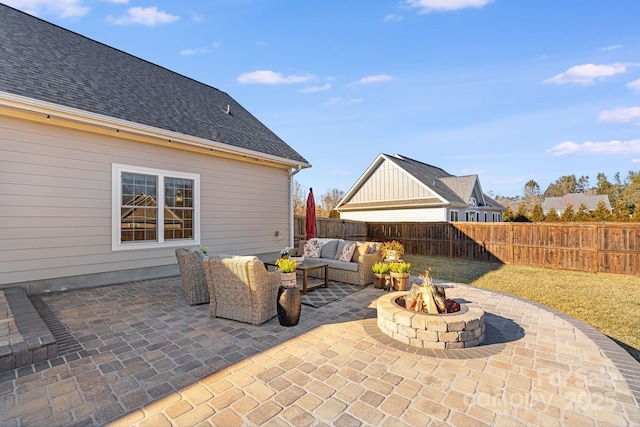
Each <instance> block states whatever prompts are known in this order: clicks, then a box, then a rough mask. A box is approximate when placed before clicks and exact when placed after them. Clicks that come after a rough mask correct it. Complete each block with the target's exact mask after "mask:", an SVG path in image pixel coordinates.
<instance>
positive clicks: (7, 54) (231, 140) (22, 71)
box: [0, 4, 309, 167]
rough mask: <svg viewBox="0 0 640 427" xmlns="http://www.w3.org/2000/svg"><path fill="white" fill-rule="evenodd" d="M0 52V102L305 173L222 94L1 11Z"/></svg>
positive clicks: (271, 136) (290, 150) (56, 28)
mask: <svg viewBox="0 0 640 427" xmlns="http://www.w3.org/2000/svg"><path fill="white" fill-rule="evenodd" d="M0 46H1V47H2V55H0V101H1V98H2V96H1V95H2V92H6V93H8V94H12V95H18V96H21V97H26V98H30V99H35V100H38V101H44V102H48V103H52V104H57V105H61V106H64V107H69V108H72V109H77V110H81V111H86V112H90V113H94V114H99V115H102V116H106V117H109V118H115V119H120V120H125V121H128V122H134V123H137V124H141V125H145V126H151V127H153V128H157V129H161V130H164V131H169V132H176V133H178V134H182V135H187V136H191V137H196V138H199V139H203V140H208V141H212V142H215V143H222V144H226V145H229V146H232V147H237V148H240V149H242V150H251V151H255V152H258V153H264V154H267V155H269V156H274V157H277V158H282V159H287V160H290V161H292V162H293V163H297V164H302V166H305V167H308V166H309V164H308V162H307V161H306V160H305V159H304V157H302V156H301V155H300V154H298V153H297V152H296V151H295V150H294V149H293V148H291V147H290V146H289V145H287V144H286V143H285V142H284V141H283V140H282V139H280V138H279V137H278V136H277V135H276V134H275V133H273V132H272V131H271V130H269V129H268V128H267V127H266V126H265V125H264V124H262V123H261V122H260V121H259V120H258V119H256V118H255V117H254V116H253V115H251V113H249V112H248V111H247V110H245V109H244V108H243V107H242V106H241V105H240V104H239V103H238V102H236V101H235V100H234V99H233V98H232V97H231V96H229V95H228V94H226V93H225V92H222V91H220V90H218V89H216V88H214V87H211V86H208V85H206V84H203V83H200V82H198V81H196V80H193V79H191V78H188V77H185V76H183V75H180V74H178V73H175V72H173V71H170V70H168V69H166V68H163V67H160V66H158V65H155V64H152V63H150V62H148V61H145V60H142V59H140V58H137V57H135V56H133V55H130V54H127V53H125V52H123V51H120V50H117V49H115V48H112V47H109V46H107V45H105V44H102V43H99V42H97V41H94V40H91V39H89V38H87V37H84V36H81V35H79V34H77V33H74V32H72V31H69V30H66V29H64V28H61V27H59V26H56V25H54V24H51V23H49V22H46V21H44V20H41V19H39V18H36V17H33V16H31V15H28V14H26V13H23V12H21V11H18V10H16V9H13V8H11V7H8V6H6V5H3V4H0ZM227 110H228V112H229V113H227Z"/></svg>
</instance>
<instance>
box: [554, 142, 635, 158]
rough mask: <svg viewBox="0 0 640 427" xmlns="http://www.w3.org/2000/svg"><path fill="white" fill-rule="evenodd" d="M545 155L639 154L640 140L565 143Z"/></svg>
mask: <svg viewBox="0 0 640 427" xmlns="http://www.w3.org/2000/svg"><path fill="white" fill-rule="evenodd" d="M547 153H550V154H553V155H554V156H566V155H569V154H584V155H590V154H634V153H640V139H632V140H631V141H607V142H588V141H587V142H584V143H582V144H576V143H575V142H572V141H565V142H563V143H562V144H558V145H556V146H555V147H553V148H551V149H549V150H547Z"/></svg>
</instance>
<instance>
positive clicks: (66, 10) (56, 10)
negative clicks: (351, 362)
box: [2, 0, 89, 18]
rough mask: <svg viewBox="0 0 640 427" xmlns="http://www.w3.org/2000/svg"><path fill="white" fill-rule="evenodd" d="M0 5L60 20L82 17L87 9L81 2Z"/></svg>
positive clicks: (10, 0) (24, 0)
mask: <svg viewBox="0 0 640 427" xmlns="http://www.w3.org/2000/svg"><path fill="white" fill-rule="evenodd" d="M2 3H4V4H6V5H7V6H11V7H14V8H16V9H20V10H23V11H25V12H27V13H29V14H31V15H34V16H40V15H46V14H52V15H55V16H59V17H61V18H71V17H78V16H84V15H86V14H87V12H89V7H87V6H83V4H82V3H83V1H82V0H2Z"/></svg>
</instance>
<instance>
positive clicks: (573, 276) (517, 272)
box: [404, 255, 640, 361]
mask: <svg viewBox="0 0 640 427" xmlns="http://www.w3.org/2000/svg"><path fill="white" fill-rule="evenodd" d="M404 260H405V261H407V262H410V263H411V274H412V275H416V276H417V275H420V274H424V272H425V270H426V269H427V268H431V275H432V276H433V278H436V279H443V280H448V281H452V282H458V283H465V284H469V285H472V286H476V287H479V288H485V289H492V290H496V291H501V292H506V293H508V294H511V295H517V296H519V297H522V298H526V299H528V300H531V301H535V302H538V303H540V304H544V305H546V306H548V307H552V308H554V309H556V310H558V311H561V312H563V313H566V314H568V315H570V316H572V317H574V318H576V319H578V320H581V321H582V322H584V323H586V324H588V325H590V326H592V327H594V328H596V329H598V330H599V331H600V332H602V333H604V334H605V335H608V336H609V337H611V338H613V339H614V340H616V341H617V342H618V344H620V345H621V346H622V347H624V348H625V350H627V351H628V352H629V353H630V354H631V355H632V356H633V357H635V358H636V359H638V361H640V277H635V276H623V275H617V274H595V273H582V272H574V271H564V270H550V269H544V268H533V267H521V266H514V265H503V264H495V263H488V262H481V261H469V260H461V259H453V258H443V257H426V256H417V255H405V256H404Z"/></svg>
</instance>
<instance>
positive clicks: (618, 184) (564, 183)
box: [496, 171, 640, 222]
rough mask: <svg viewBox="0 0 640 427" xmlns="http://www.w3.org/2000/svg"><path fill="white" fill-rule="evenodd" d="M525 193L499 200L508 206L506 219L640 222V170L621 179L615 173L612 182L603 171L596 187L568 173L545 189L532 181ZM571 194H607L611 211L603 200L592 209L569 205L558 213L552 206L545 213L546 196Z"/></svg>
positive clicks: (522, 220) (525, 186) (528, 183)
mask: <svg viewBox="0 0 640 427" xmlns="http://www.w3.org/2000/svg"><path fill="white" fill-rule="evenodd" d="M522 193H523V195H522V196H515V197H501V196H497V197H496V201H497V202H498V203H500V204H501V205H502V206H504V207H505V208H506V211H505V213H504V215H503V218H504V221H520V222H539V221H545V222H555V221H563V222H564V221H567V222H569V221H634V222H640V171H638V172H634V171H629V173H628V174H627V177H626V178H624V179H622V178H621V176H620V173H619V172H618V173H616V174H615V175H614V177H613V182H611V181H609V179H608V178H607V176H606V175H605V174H604V173H599V174H598V176H597V183H596V185H595V186H593V187H592V186H590V185H589V177H588V176H581V177H580V178H576V176H575V175H565V176H562V177H560V178H558V179H557V180H556V181H555V182H553V183H551V184H549V186H548V187H547V189H546V190H545V191H544V192H541V190H540V185H539V184H538V183H537V182H536V181H534V180H529V181H528V182H527V183H526V184H525V185H524V188H523V190H522ZM571 193H583V194H585V195H587V196H597V195H606V196H608V197H609V203H610V205H611V210H609V209H608V208H607V206H606V203H604V201H601V202H600V203H598V206H597V207H596V208H595V209H594V210H593V211H589V209H588V208H587V206H586V205H585V204H584V203H582V204H581V205H580V206H573V205H571V204H568V205H567V206H565V209H564V211H562V212H557V211H556V210H555V209H553V208H551V209H550V210H549V212H547V213H546V214H545V213H544V210H543V208H542V202H543V201H544V199H545V198H546V197H562V196H565V195H567V194H571Z"/></svg>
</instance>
